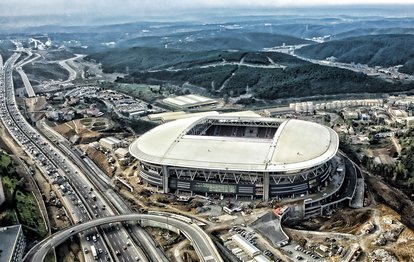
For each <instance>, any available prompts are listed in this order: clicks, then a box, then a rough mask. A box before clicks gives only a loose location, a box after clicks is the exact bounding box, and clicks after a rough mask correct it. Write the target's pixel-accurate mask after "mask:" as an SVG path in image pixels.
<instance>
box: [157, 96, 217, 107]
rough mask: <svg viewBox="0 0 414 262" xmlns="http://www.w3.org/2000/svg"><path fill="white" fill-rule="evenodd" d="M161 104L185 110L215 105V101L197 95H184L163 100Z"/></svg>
mask: <svg viewBox="0 0 414 262" xmlns="http://www.w3.org/2000/svg"><path fill="white" fill-rule="evenodd" d="M162 102H163V103H165V104H168V105H171V106H174V107H177V108H186V107H193V106H201V105H205V104H214V103H217V100H215V99H211V98H208V97H204V96H199V95H185V96H176V97H169V98H165V99H163V100H162Z"/></svg>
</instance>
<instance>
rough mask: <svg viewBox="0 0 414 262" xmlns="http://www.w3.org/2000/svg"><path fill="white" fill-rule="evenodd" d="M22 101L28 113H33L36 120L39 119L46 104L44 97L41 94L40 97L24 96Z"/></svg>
mask: <svg viewBox="0 0 414 262" xmlns="http://www.w3.org/2000/svg"><path fill="white" fill-rule="evenodd" d="M24 102H25V104H26V110H27V112H28V113H32V112H34V113H33V117H34V118H35V119H37V120H39V119H41V118H42V117H43V115H44V112H39V111H43V110H44V108H45V105H46V98H45V97H43V96H40V97H33V98H25V99H24Z"/></svg>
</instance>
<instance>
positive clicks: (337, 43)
mask: <svg viewBox="0 0 414 262" xmlns="http://www.w3.org/2000/svg"><path fill="white" fill-rule="evenodd" d="M413 45H414V35H408V34H407V35H404V34H400V35H399V34H389V35H369V36H358V37H350V38H344V39H341V40H334V41H329V42H325V43H321V44H312V45H308V46H305V47H302V48H301V49H299V50H297V51H296V53H298V54H299V55H301V56H305V57H309V58H314V59H325V58H327V57H332V56H334V57H336V58H337V61H339V62H345V63H351V62H354V63H361V64H367V65H369V66H384V67H390V66H395V65H403V67H402V68H401V69H400V71H401V72H404V73H410V74H412V73H414V49H413V48H412V47H413Z"/></svg>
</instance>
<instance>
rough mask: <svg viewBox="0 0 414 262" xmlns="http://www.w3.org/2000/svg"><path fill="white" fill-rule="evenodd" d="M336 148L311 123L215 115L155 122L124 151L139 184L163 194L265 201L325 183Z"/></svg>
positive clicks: (329, 135) (332, 136) (333, 139)
mask: <svg viewBox="0 0 414 262" xmlns="http://www.w3.org/2000/svg"><path fill="white" fill-rule="evenodd" d="M338 144H339V139H338V135H337V134H336V132H335V131H333V130H332V129H330V128H329V127H326V126H322V125H319V124H316V123H312V122H307V121H302V120H295V119H289V120H280V119H274V118H262V117H243V116H241V117H239V116H234V115H231V116H225V115H215V116H200V117H194V118H187V119H180V120H176V121H174V122H169V123H166V124H163V125H160V126H158V127H156V128H154V129H152V130H150V131H149V132H147V133H145V134H144V135H142V136H141V137H140V138H138V139H137V140H136V141H134V142H133V143H132V144H131V145H130V148H129V151H130V153H131V155H132V156H134V157H136V158H137V159H138V160H139V162H140V171H139V172H140V173H139V174H140V177H141V180H142V181H144V182H145V183H147V184H149V185H152V186H155V187H158V188H159V189H162V191H163V192H164V193H170V192H172V193H174V192H175V193H183V192H187V193H191V194H203V195H215V194H217V195H232V196H237V197H239V196H248V197H251V198H262V199H263V200H268V199H271V198H275V197H292V196H299V195H302V194H311V193H316V192H319V190H320V189H321V187H324V186H327V184H329V183H330V181H331V180H332V175H333V174H335V172H336V170H337V161H336V157H335V156H336V154H337V151H338Z"/></svg>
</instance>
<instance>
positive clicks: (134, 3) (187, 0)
mask: <svg viewBox="0 0 414 262" xmlns="http://www.w3.org/2000/svg"><path fill="white" fill-rule="evenodd" d="M348 4H351V5H352V4H413V5H414V0H0V16H9V15H13V16H14V15H37V14H76V13H82V14H87V13H91V14H100V15H101V14H109V15H110V14H122V13H126V14H128V15H133V14H147V15H148V14H150V15H157V14H159V12H163V13H164V12H167V13H169V14H173V13H174V11H176V10H177V11H185V10H186V9H200V10H203V9H206V8H267V7H269V8H277V7H302V6H318V5H348Z"/></svg>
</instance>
